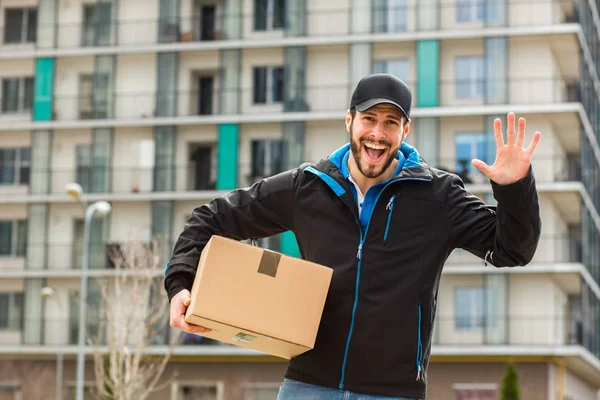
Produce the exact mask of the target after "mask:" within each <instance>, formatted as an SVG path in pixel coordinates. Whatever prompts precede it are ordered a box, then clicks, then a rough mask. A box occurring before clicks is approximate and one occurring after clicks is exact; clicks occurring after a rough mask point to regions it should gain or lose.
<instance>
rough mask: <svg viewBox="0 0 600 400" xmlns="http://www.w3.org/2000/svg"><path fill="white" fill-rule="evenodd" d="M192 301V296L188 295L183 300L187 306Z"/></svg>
mask: <svg viewBox="0 0 600 400" xmlns="http://www.w3.org/2000/svg"><path fill="white" fill-rule="evenodd" d="M191 301H192V298H191V297H186V298H185V299H184V300H183V305H184V306H186V307H187V306H189V305H190V302H191Z"/></svg>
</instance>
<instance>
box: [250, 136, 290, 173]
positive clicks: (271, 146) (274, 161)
mask: <svg viewBox="0 0 600 400" xmlns="http://www.w3.org/2000/svg"><path fill="white" fill-rule="evenodd" d="M251 145H252V171H251V176H250V180H251V183H254V181H256V180H259V179H261V178H265V177H267V176H271V175H275V174H278V173H279V172H281V171H283V141H282V140H253V141H252V144H251Z"/></svg>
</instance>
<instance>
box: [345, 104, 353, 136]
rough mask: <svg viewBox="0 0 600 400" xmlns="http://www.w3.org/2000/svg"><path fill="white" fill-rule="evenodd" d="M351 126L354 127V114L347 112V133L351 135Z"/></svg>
mask: <svg viewBox="0 0 600 400" xmlns="http://www.w3.org/2000/svg"><path fill="white" fill-rule="evenodd" d="M350 125H352V114H350V110H347V111H346V132H348V133H350Z"/></svg>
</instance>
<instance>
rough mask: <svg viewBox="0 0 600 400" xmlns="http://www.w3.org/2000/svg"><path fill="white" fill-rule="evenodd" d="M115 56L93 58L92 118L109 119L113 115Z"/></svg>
mask: <svg viewBox="0 0 600 400" xmlns="http://www.w3.org/2000/svg"><path fill="white" fill-rule="evenodd" d="M115 75H116V56H104V55H102V56H96V57H95V58H94V91H93V95H92V102H93V103H92V110H93V111H92V113H93V118H94V119H109V118H114V115H115V112H114V110H115Z"/></svg>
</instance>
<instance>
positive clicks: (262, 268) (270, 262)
mask: <svg viewBox="0 0 600 400" xmlns="http://www.w3.org/2000/svg"><path fill="white" fill-rule="evenodd" d="M279 260H281V254H279V253H275V252H274V251H270V250H267V249H264V250H263V253H262V257H261V259H260V264H259V265H258V271H257V272H258V273H259V274H265V275H269V276H272V277H273V278H275V276H276V275H277V268H278V267H279Z"/></svg>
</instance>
